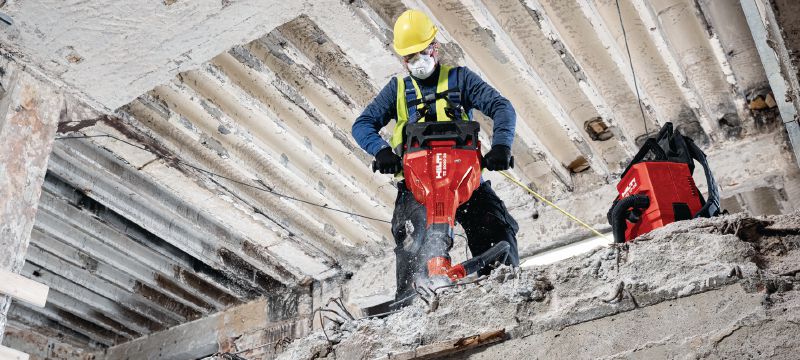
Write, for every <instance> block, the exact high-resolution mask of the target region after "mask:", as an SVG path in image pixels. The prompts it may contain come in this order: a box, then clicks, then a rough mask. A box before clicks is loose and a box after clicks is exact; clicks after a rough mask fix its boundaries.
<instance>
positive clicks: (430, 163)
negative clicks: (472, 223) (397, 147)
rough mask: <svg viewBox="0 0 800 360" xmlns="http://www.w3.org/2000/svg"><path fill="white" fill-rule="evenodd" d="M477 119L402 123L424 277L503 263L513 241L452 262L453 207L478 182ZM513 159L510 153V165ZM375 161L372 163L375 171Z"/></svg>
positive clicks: (465, 272) (405, 166)
mask: <svg viewBox="0 0 800 360" xmlns="http://www.w3.org/2000/svg"><path fill="white" fill-rule="evenodd" d="M479 131H480V125H479V124H478V123H477V122H475V121H442V122H417V123H413V124H408V125H406V128H405V140H404V142H403V173H404V175H405V184H406V186H407V187H408V189H409V190H410V191H411V193H412V194H414V198H415V199H416V200H417V201H418V202H420V203H421V204H424V205H425V208H426V211H427V228H426V230H425V231H426V232H425V237H424V241H425V244H424V245H423V248H424V249H426V250H425V251H423V252H422V253H421V256H422V257H423V259H427V264H426V265H427V272H428V274H427V275H428V278H429V279H434V278H442V277H445V278H446V279H449V280H450V281H456V280H458V279H461V278H464V277H466V276H467V275H469V274H472V273H475V272H477V271H479V270H481V269H483V268H484V267H486V266H487V265H489V264H491V263H493V262H495V261H498V260H499V261H502V262H505V257H506V256H507V255H508V252H509V249H510V247H511V245H510V244H509V243H508V242H506V241H501V242H499V243H497V244H495V245H494V246H492V247H491V248H490V249H489V250H487V251H485V252H484V253H483V254H479V255H477V256H474V257H473V258H471V259H469V260H467V261H464V262H462V263H460V264H457V265H455V266H453V265H452V264H451V261H450V256H449V254H448V252H449V250H450V247H452V242H453V230H454V228H455V215H456V210H457V209H458V207H459V206H460V205H461V204H464V203H465V202H467V200H469V198H470V197H471V196H472V193H473V191H475V189H477V188H478V187H479V186H480V184H481V168H482V161H483V156H482V155H481V151H480V149H481V145H480V141H479V140H478V132H479ZM513 166H514V158H513V157H512V158H511V167H513ZM374 170H376V169H375V164H374V163H373V171H374Z"/></svg>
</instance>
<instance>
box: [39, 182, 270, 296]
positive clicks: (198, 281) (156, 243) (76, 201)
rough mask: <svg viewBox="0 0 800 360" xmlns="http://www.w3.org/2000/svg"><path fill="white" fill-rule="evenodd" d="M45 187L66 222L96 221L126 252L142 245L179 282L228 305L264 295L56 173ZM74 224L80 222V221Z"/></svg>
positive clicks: (152, 260) (117, 245) (152, 259)
mask: <svg viewBox="0 0 800 360" xmlns="http://www.w3.org/2000/svg"><path fill="white" fill-rule="evenodd" d="M44 188H45V190H46V194H47V196H49V197H50V198H53V199H52V201H51V202H50V203H51V204H54V205H52V206H53V208H54V209H63V211H64V212H67V213H70V214H71V215H70V216H68V217H67V219H66V220H65V221H69V222H73V221H74V219H83V220H81V221H83V222H85V223H90V224H95V223H97V224H99V225H98V226H100V227H101V229H103V230H105V231H108V229H110V230H113V231H115V232H116V233H117V235H111V236H108V237H105V238H104V241H108V242H111V241H115V240H116V241H118V242H116V243H114V244H113V246H114V247H115V248H117V249H125V250H126V251H127V249H128V247H129V246H131V245H133V246H136V247H141V248H142V249H143V250H141V251H142V253H143V254H146V257H144V259H147V261H148V262H155V263H156V264H157V265H156V266H155V268H159V269H164V271H165V273H167V274H173V276H174V278H175V279H180V280H178V281H179V282H182V283H185V284H186V285H187V286H190V287H193V288H196V289H198V291H200V292H202V293H204V294H206V296H208V297H209V298H210V299H215V300H213V301H216V302H218V303H220V304H222V305H223V306H229V305H231V304H233V303H235V302H237V301H239V302H244V301H245V300H252V299H253V298H255V297H257V296H260V295H262V294H263V293H261V292H259V291H258V290H257V289H256V288H254V287H252V286H245V285H243V284H241V283H240V282H237V281H236V280H235V279H233V278H231V276H232V275H231V274H230V273H224V272H221V271H219V270H216V269H213V268H211V267H210V266H208V264H205V263H203V262H201V261H200V260H198V259H196V258H194V257H192V256H191V255H189V254H187V253H185V252H183V251H181V250H180V249H178V248H176V247H174V246H173V245H171V244H169V243H167V242H165V241H164V240H163V239H160V238H158V237H157V236H155V235H153V234H152V233H150V232H148V231H147V230H145V229H142V228H141V227H139V226H138V225H136V224H135V223H133V222H131V221H130V220H128V219H126V218H124V217H122V216H121V215H119V214H117V213H115V212H114V211H112V210H111V209H108V208H107V207H105V206H103V205H102V204H100V203H98V202H97V201H95V200H93V199H91V198H89V197H88V196H86V195H84V194H82V193H80V192H79V191H78V190H77V189H75V188H73V187H72V186H70V185H69V184H67V183H65V182H63V181H61V180H60V179H58V178H57V177H55V176H47V177H46V180H45V183H44ZM79 210H80V211H79ZM54 211H55V212H59V211H61V210H54ZM76 224H80V222H78V223H76ZM76 226H77V225H76ZM104 227H105V228H107V229H104ZM144 249H146V250H144ZM170 270H171V271H170Z"/></svg>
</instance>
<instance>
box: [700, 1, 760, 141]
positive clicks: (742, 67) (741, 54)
mask: <svg viewBox="0 0 800 360" xmlns="http://www.w3.org/2000/svg"><path fill="white" fill-rule="evenodd" d="M696 6H698V7H699V9H700V11H701V12H702V16H703V18H702V19H701V20H703V23H704V25H706V30H707V31H708V32H709V34H710V36H711V39H710V44H711V47H712V49H713V50H714V54H715V55H716V58H717V60H718V61H719V63H720V66H721V67H722V70H723V73H724V74H725V79H726V80H727V82H728V83H729V84H730V85H731V86H732V87H733V89H734V90H735V92H736V96H734V99H733V101H734V102H735V103H736V106H737V109H738V111H739V117H740V118H741V119H742V120H744V123H743V124H742V127H743V128H744V129H745V130H749V131H753V130H755V125H756V124H755V121H754V119H753V116H752V115H751V113H750V106H749V105H750V102H751V101H753V100H756V99H757V98H759V97H760V98H761V99H762V101H763V100H764V99H765V98H766V96H767V92H768V90H769V88H770V87H769V79H767V74H766V72H765V71H764V67H763V66H757V64H759V62H760V61H761V58H760V57H759V55H758V49H757V48H756V43H755V41H754V40H753V35H752V33H751V32H750V28H749V26H748V25H747V18H746V17H745V15H744V11H743V10H742V6H741V4H740V3H739V2H736V1H708V0H701V1H698V2H696ZM756 110H760V109H756Z"/></svg>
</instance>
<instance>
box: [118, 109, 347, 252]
mask: <svg viewBox="0 0 800 360" xmlns="http://www.w3.org/2000/svg"><path fill="white" fill-rule="evenodd" d="M152 106H155V105H152V104H151V105H146V104H145V103H142V102H139V101H137V102H134V103H132V104H130V106H129V107H128V109H127V110H126V111H128V112H130V113H131V114H132V116H135V117H136V118H137V120H138V121H141V122H142V124H143V125H144V126H147V127H148V128H149V129H150V130H148V131H152V135H151V136H153V137H154V139H156V140H157V141H159V142H160V143H162V144H164V146H167V147H171V148H174V149H175V151H178V149H180V153H181V159H182V160H183V161H187V162H189V163H190V164H202V166H203V168H204V170H207V171H211V172H214V173H215V174H220V175H222V176H224V177H226V178H228V179H233V180H235V182H234V181H230V180H227V179H222V178H219V177H214V176H209V174H208V173H202V172H197V176H199V177H200V178H201V179H204V178H208V179H209V180H210V181H209V182H210V183H211V185H216V187H218V189H217V190H216V192H222V193H230V195H231V197H232V198H234V199H237V200H238V201H241V202H242V203H243V204H244V205H246V206H250V207H252V208H253V211H254V212H255V214H256V215H255V216H259V217H263V218H264V219H265V220H269V221H271V222H272V223H273V225H274V226H275V229H273V231H274V232H278V231H280V232H281V234H282V237H281V238H280V241H276V242H273V243H269V242H267V243H265V244H264V245H258V243H256V242H250V241H247V242H245V244H246V243H250V244H251V245H250V246H248V248H253V249H255V248H257V247H261V248H263V249H268V246H272V245H276V244H277V245H280V243H281V242H285V241H293V240H294V241H297V242H298V243H304V244H307V245H308V246H309V247H311V248H312V249H313V251H312V252H311V254H312V255H314V256H317V257H318V258H319V259H320V260H319V261H321V262H322V263H323V264H328V265H329V266H330V265H333V264H336V263H337V261H339V259H346V258H347V254H348V251H352V248H348V247H345V246H344V244H340V243H339V242H337V241H335V240H332V239H329V238H330V235H325V233H324V226H323V225H322V223H319V222H318V220H317V219H315V218H313V217H309V216H308V214H305V213H304V212H302V211H300V210H299V209H300V207H299V205H298V204H296V203H295V202H294V201H291V200H284V199H281V198H280V197H278V196H276V195H274V194H269V193H267V192H265V191H262V190H258V189H255V188H253V186H256V187H263V188H268V189H273V187H272V186H271V184H269V183H261V184H260V183H258V182H256V179H258V180H261V179H259V178H258V177H256V176H255V175H254V174H252V173H251V172H250V170H245V169H243V168H241V167H238V166H236V164H232V163H231V162H230V161H229V159H223V158H221V157H220V156H219V155H218V154H217V153H216V152H215V151H213V150H210V149H209V148H206V147H204V146H203V145H201V144H200V143H199V142H197V141H196V140H195V139H194V138H193V137H198V136H199V135H197V134H192V133H190V132H187V130H188V129H185V128H183V127H182V125H180V124H173V123H172V122H174V121H176V120H177V119H170V118H168V117H165V116H168V114H169V112H170V110H169V109H168V108H167V107H166V105H164V108H163V111H166V113H165V114H159V113H157V112H156V111H155V110H153V108H152ZM207 106H213V105H211V104H210V103H209V104H207ZM212 111H213V110H212ZM219 114H223V112H222V111H221V110H220V112H219ZM226 123H228V122H226ZM228 124H231V125H232V124H234V122H233V120H231V121H230V122H229V123H228ZM249 149H250V152H249V156H255V157H262V156H264V155H263V154H262V151H263V148H258V147H250V148H249ZM260 163H263V164H272V162H270V161H264V162H260ZM179 166H180V164H179ZM195 166H198V165H195ZM272 166H273V168H270V169H262V173H263V174H272V173H274V172H277V171H280V168H278V167H275V165H272ZM187 170H188V171H191V170H192V169H187ZM264 180H267V181H269V180H270V179H267V178H265V179H264ZM295 181H300V180H295ZM251 183H252V184H253V185H252V186H247V185H242V184H251ZM205 186H208V185H205ZM275 191H277V192H281V193H283V192H284V191H283V190H282V189H280V188H278V189H275ZM286 193H287V195H288V192H286ZM265 205H266V206H265ZM267 209H269V210H270V211H269V212H267V211H266V210H267ZM298 216H299V217H300V218H301V219H302V221H299V220H297V217H298ZM314 225H316V226H314ZM309 236H312V237H309ZM313 236H316V238H320V239H323V240H324V241H321V242H317V241H314V240H313V239H315V237H313ZM254 241H255V240H254ZM258 241H259V242H261V241H263V239H259V240H258ZM315 247H319V248H315ZM306 251H308V250H306ZM252 255H254V256H255V255H259V254H258V253H253V254H252ZM261 255H263V256H269V252H265V253H263V254H261ZM264 260H266V258H265V259H264ZM281 266H291V263H290V262H287V263H285V264H284V263H281Z"/></svg>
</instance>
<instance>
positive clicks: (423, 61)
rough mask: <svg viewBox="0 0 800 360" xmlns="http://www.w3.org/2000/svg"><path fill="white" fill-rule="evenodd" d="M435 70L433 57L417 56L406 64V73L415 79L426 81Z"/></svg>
mask: <svg viewBox="0 0 800 360" xmlns="http://www.w3.org/2000/svg"><path fill="white" fill-rule="evenodd" d="M435 69H436V60H435V59H434V58H433V55H426V54H419V55H417V56H415V57H414V58H413V59H411V61H409V62H408V71H409V72H411V75H412V76H414V77H415V78H417V79H427V78H428V76H431V74H433V70H435Z"/></svg>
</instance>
